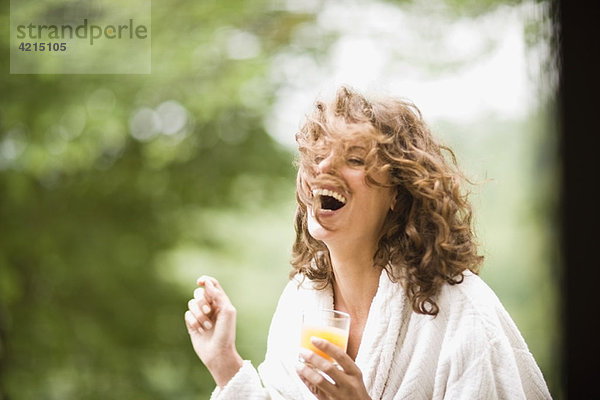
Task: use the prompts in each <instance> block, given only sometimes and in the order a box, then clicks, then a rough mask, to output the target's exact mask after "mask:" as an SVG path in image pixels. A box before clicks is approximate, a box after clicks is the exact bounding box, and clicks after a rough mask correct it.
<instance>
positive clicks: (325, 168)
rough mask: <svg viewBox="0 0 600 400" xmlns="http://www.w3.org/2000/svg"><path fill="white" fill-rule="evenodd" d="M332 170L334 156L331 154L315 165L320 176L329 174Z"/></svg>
mask: <svg viewBox="0 0 600 400" xmlns="http://www.w3.org/2000/svg"><path fill="white" fill-rule="evenodd" d="M334 168H335V155H334V154H333V152H331V153H329V154H328V155H327V156H325V157H324V158H323V159H322V160H321V161H319V164H318V165H317V169H318V170H319V173H321V174H326V173H331V172H332V171H333V170H334Z"/></svg>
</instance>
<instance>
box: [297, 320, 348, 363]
mask: <svg viewBox="0 0 600 400" xmlns="http://www.w3.org/2000/svg"><path fill="white" fill-rule="evenodd" d="M349 333H350V315H349V314H346V313H345V312H341V311H336V310H327V309H321V310H314V311H306V312H304V314H303V315H302V331H301V334H300V346H301V347H304V348H306V349H309V350H311V351H314V352H315V353H317V354H318V355H320V356H321V357H323V358H325V359H327V360H329V361H334V360H332V358H331V357H329V356H328V355H327V354H325V353H323V352H322V351H321V350H319V349H317V348H316V347H315V346H313V344H312V343H311V342H310V338H311V337H313V336H316V337H319V338H321V339H325V340H327V341H329V342H331V343H333V344H334V345H336V346H337V347H339V348H340V349H342V350H343V351H344V352H346V348H347V347H348V335H349Z"/></svg>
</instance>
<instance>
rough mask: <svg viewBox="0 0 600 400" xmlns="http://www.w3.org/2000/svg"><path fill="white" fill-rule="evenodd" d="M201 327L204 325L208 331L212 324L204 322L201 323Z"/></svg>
mask: <svg viewBox="0 0 600 400" xmlns="http://www.w3.org/2000/svg"><path fill="white" fill-rule="evenodd" d="M202 325H204V327H205V328H206V329H210V328H212V324H211V323H210V321H204V323H203V324H202Z"/></svg>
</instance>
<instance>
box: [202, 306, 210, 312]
mask: <svg viewBox="0 0 600 400" xmlns="http://www.w3.org/2000/svg"><path fill="white" fill-rule="evenodd" d="M202 312H203V313H204V314H208V313H210V307H209V306H208V305H206V304H205V305H203V306H202Z"/></svg>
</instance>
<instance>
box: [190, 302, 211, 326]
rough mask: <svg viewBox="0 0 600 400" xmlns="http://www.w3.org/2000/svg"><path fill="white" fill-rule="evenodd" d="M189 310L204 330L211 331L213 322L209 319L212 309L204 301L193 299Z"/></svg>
mask: <svg viewBox="0 0 600 400" xmlns="http://www.w3.org/2000/svg"><path fill="white" fill-rule="evenodd" d="M188 309H189V311H191V313H192V315H193V316H194V318H195V319H196V320H197V321H198V323H199V324H200V325H201V326H202V328H203V329H205V330H209V329H211V328H212V327H213V322H212V321H211V320H210V318H209V313H210V307H209V306H208V305H207V304H206V302H205V300H204V299H200V300H198V299H195V298H194V299H191V300H190V301H188ZM207 310H208V312H206V311H207Z"/></svg>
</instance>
